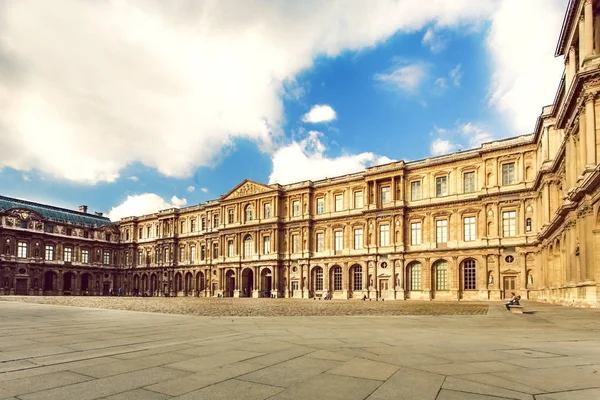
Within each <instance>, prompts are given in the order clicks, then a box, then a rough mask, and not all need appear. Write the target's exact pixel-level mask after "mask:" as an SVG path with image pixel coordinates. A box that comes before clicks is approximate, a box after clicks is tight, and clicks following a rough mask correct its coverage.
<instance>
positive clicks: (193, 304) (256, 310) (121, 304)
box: [0, 296, 488, 317]
mask: <svg viewBox="0 0 600 400" xmlns="http://www.w3.org/2000/svg"><path fill="white" fill-rule="evenodd" d="M2 300H3V301H19V302H26V303H37V304H54V305H61V306H77V307H90V308H103V309H113V310H130V311H145V312H160V313H166V314H186V315H198V316H207V317H217V316H227V317H232V316H238V317H244V316H252V317H267V316H334V315H357V316H358V315H372V316H385V315H481V314H486V313H487V311H488V304H485V303H484V304H480V303H456V302H444V303H442V302H433V303H432V302H429V301H428V302H424V301H419V302H413V301H409V302H406V301H361V300H331V301H324V300H307V299H248V298H239V299H232V298H214V297H213V298H198V297H172V298H165V297H84V296H75V297H68V296H60V297H59V296H48V297H38V296H4V297H0V301H2Z"/></svg>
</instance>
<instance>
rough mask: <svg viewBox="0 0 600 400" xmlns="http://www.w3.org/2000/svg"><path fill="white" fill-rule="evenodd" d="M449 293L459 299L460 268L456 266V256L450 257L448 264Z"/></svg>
mask: <svg viewBox="0 0 600 400" xmlns="http://www.w3.org/2000/svg"><path fill="white" fill-rule="evenodd" d="M448 272H449V273H450V276H451V277H452V280H451V281H450V295H451V296H452V298H453V299H456V300H460V268H459V267H458V257H457V256H453V257H452V264H451V265H450V271H448Z"/></svg>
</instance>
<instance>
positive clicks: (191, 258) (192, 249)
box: [190, 245, 196, 262]
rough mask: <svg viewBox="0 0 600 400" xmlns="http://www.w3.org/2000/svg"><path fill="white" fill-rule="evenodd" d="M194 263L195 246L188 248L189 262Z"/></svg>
mask: <svg viewBox="0 0 600 400" xmlns="http://www.w3.org/2000/svg"><path fill="white" fill-rule="evenodd" d="M194 261H196V246H195V245H192V246H190V262H194Z"/></svg>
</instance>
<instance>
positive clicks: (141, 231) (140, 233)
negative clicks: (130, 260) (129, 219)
mask: <svg viewBox="0 0 600 400" xmlns="http://www.w3.org/2000/svg"><path fill="white" fill-rule="evenodd" d="M143 233H144V230H143V229H142V228H140V229H138V239H141V238H142V234H143Z"/></svg>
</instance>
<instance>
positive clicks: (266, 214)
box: [263, 203, 271, 218]
mask: <svg viewBox="0 0 600 400" xmlns="http://www.w3.org/2000/svg"><path fill="white" fill-rule="evenodd" d="M263 214H264V218H271V204H270V203H267V204H265V206H264V211H263Z"/></svg>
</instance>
